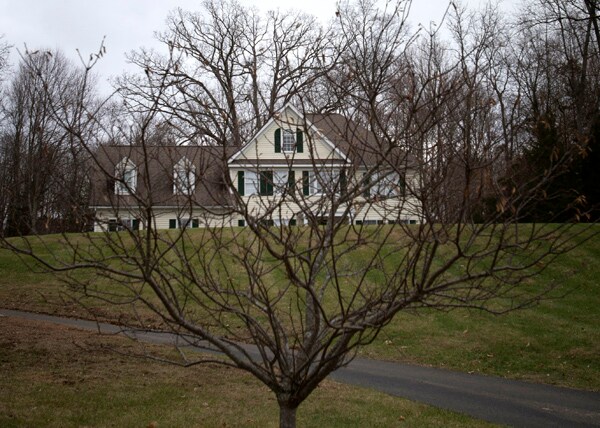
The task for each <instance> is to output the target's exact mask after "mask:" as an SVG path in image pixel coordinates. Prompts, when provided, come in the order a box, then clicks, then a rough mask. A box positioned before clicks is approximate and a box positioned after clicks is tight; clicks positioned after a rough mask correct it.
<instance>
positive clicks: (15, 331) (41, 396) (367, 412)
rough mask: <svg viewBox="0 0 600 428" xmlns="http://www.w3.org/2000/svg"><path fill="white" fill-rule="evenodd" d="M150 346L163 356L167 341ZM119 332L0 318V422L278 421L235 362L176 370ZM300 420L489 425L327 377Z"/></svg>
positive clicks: (310, 423) (264, 394) (271, 402)
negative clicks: (138, 354) (137, 354)
mask: <svg viewBox="0 0 600 428" xmlns="http://www.w3.org/2000/svg"><path fill="white" fill-rule="evenodd" d="M150 348H151V349H152V350H153V351H154V352H157V353H159V354H162V355H166V354H169V353H170V352H172V351H171V349H170V348H166V347H160V346H153V345H150ZM136 349H137V345H136V344H135V343H133V342H131V341H129V340H127V339H124V338H122V337H115V336H112V337H108V336H99V335H97V334H94V333H90V332H86V331H81V330H77V329H73V328H69V327H65V326H58V325H53V324H48V323H41V322H37V321H29V320H24V319H19V318H11V317H2V318H0V426H2V427H25V426H26V427H30V426H44V427H76V426H79V427H81V426H87V427H108V426H111V427H130V426H140V427H145V426H149V425H150V424H151V423H153V422H154V423H155V426H157V427H238V426H240V427H275V426H277V418H278V413H277V403H276V401H275V399H274V396H273V394H272V393H271V392H270V391H268V390H267V388H265V387H264V386H262V385H261V384H260V383H258V382H257V381H256V380H255V379H254V378H252V377H251V376H249V375H247V374H246V373H243V372H241V371H239V370H236V369H232V368H227V367H223V366H220V365H214V364H206V365H199V366H195V367H192V368H181V367H175V366H171V365H167V364H161V363H158V362H153V361H149V360H145V359H142V360H140V359H135V358H132V357H126V356H122V355H119V354H118V353H117V352H116V351H118V352H131V351H136ZM298 422H299V426H307V427H317V426H319V427H321V426H328V427H329V426H331V427H336V426H339V427H349V426H350V427H351V426H356V427H358V426H379V427H387V426H440V427H442V426H444V427H445V426H456V427H458V426H488V424H486V423H484V422H480V421H476V420H473V419H471V418H469V417H467V416H463V415H459V414H456V413H452V412H448V411H444V410H438V409H435V408H433V407H430V406H426V405H422V404H417V403H413V402H410V401H407V400H403V399H400V398H395V397H390V396H387V395H385V394H381V393H377V392H374V391H371V390H367V389H360V388H355V387H350V386H347V385H343V384H338V383H335V382H330V381H326V382H324V383H323V384H322V386H321V387H319V388H318V389H317V390H316V391H315V393H314V394H313V395H312V396H311V397H310V398H309V400H307V402H305V403H304V404H303V405H302V406H301V408H300V410H299V421H298Z"/></svg>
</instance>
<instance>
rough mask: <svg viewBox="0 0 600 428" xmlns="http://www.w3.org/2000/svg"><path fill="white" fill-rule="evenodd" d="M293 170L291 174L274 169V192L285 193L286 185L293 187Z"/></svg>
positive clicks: (277, 193)
mask: <svg viewBox="0 0 600 428" xmlns="http://www.w3.org/2000/svg"><path fill="white" fill-rule="evenodd" d="M293 175H294V171H291V174H290V173H289V172H288V171H274V173H273V185H274V193H275V194H276V195H281V194H283V193H285V191H286V190H287V188H288V187H293V182H294V177H293Z"/></svg>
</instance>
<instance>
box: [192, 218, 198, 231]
mask: <svg viewBox="0 0 600 428" xmlns="http://www.w3.org/2000/svg"><path fill="white" fill-rule="evenodd" d="M199 226H200V222H199V221H198V219H197V218H193V219H192V228H194V229H196V228H198V227H199Z"/></svg>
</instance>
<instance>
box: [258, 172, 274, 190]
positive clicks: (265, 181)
mask: <svg viewBox="0 0 600 428" xmlns="http://www.w3.org/2000/svg"><path fill="white" fill-rule="evenodd" d="M260 194H261V195H262V196H272V195H273V171H261V172H260Z"/></svg>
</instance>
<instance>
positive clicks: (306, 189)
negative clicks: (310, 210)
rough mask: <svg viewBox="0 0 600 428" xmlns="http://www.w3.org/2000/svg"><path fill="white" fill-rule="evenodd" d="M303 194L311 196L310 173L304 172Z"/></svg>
mask: <svg viewBox="0 0 600 428" xmlns="http://www.w3.org/2000/svg"><path fill="white" fill-rule="evenodd" d="M302 194H303V195H304V196H308V195H310V177H309V174H308V171H302Z"/></svg>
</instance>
